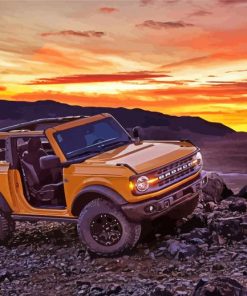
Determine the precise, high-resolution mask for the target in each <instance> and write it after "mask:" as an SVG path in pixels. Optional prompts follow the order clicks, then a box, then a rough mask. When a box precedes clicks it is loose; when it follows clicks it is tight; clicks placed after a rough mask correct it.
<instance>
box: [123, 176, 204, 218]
mask: <svg viewBox="0 0 247 296" xmlns="http://www.w3.org/2000/svg"><path fill="white" fill-rule="evenodd" d="M206 183H207V175H206V173H205V172H202V173H201V174H200V175H199V177H197V178H196V179H194V180H192V181H190V182H189V183H187V184H184V185H183V186H182V187H180V188H178V189H177V190H174V191H173V192H170V193H169V194H166V195H165V196H161V197H159V198H153V199H149V200H147V201H143V202H138V203H132V204H130V203H128V204H125V205H123V206H122V211H123V212H124V214H125V215H126V216H127V218H128V219H129V220H131V221H135V222H141V221H144V220H154V219H156V218H158V217H160V216H165V215H169V214H170V213H173V212H174V213H175V211H176V209H179V210H180V211H181V208H183V207H185V206H186V207H188V206H189V205H190V204H191V203H194V204H195V202H196V203H197V200H198V196H199V194H200V193H201V190H202V188H203V187H204V186H205V185H206ZM185 216H186V214H185Z"/></svg>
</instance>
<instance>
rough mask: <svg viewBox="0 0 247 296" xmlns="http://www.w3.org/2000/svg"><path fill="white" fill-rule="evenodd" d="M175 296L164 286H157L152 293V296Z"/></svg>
mask: <svg viewBox="0 0 247 296" xmlns="http://www.w3.org/2000/svg"><path fill="white" fill-rule="evenodd" d="M173 295H174V294H173V293H172V292H171V291H169V290H167V288H166V287H165V286H164V285H157V286H156V287H154V289H153V291H152V292H151V294H150V296H173Z"/></svg>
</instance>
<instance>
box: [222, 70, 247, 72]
mask: <svg viewBox="0 0 247 296" xmlns="http://www.w3.org/2000/svg"><path fill="white" fill-rule="evenodd" d="M241 72H247V70H232V71H227V72H226V73H241Z"/></svg>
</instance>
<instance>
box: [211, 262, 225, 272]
mask: <svg viewBox="0 0 247 296" xmlns="http://www.w3.org/2000/svg"><path fill="white" fill-rule="evenodd" d="M223 269H225V266H224V265H223V264H221V263H215V264H214V265H213V267H212V270H214V271H219V270H223Z"/></svg>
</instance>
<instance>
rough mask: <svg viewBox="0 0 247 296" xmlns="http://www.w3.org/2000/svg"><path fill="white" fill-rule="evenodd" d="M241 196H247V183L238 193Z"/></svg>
mask: <svg viewBox="0 0 247 296" xmlns="http://www.w3.org/2000/svg"><path fill="white" fill-rule="evenodd" d="M238 196H239V197H243V198H247V185H246V186H244V187H243V188H242V189H241V190H240V191H239V193H238Z"/></svg>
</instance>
